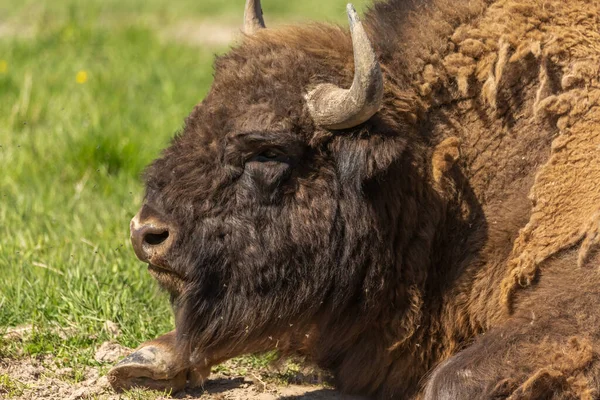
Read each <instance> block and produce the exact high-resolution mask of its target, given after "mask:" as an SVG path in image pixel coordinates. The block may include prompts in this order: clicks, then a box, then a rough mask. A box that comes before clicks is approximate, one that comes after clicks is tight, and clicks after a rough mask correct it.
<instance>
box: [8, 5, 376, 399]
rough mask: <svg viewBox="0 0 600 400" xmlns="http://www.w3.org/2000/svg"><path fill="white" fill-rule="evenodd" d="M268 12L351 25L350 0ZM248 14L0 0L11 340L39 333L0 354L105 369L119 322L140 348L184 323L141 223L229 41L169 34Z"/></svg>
mask: <svg viewBox="0 0 600 400" xmlns="http://www.w3.org/2000/svg"><path fill="white" fill-rule="evenodd" d="M364 3H365V2H364V1H357V2H356V5H357V6H359V7H360V6H362V5H363V4H364ZM264 10H265V14H266V19H267V23H269V21H275V23H280V22H282V21H291V20H294V21H295V20H303V19H309V18H310V19H318V20H331V21H335V22H341V23H345V15H344V1H343V0H329V1H323V0H306V1H303V2H290V1H279V0H265V1H264ZM242 12H243V1H242V0H236V1H233V0H174V1H169V0H86V1H75V0H23V1H17V0H0V273H1V278H0V338H1V337H3V334H4V333H5V332H6V331H7V330H10V329H12V328H13V327H16V326H23V325H26V326H29V325H31V326H32V327H33V333H32V334H31V335H28V336H27V337H26V338H24V339H23V340H20V341H14V340H8V339H6V338H4V339H0V358H2V359H5V360H6V359H8V360H10V359H16V358H19V357H27V356H40V355H44V354H51V355H53V356H54V357H55V358H56V360H57V363H58V364H59V365H58V366H69V367H72V368H74V369H77V368H81V367H82V366H86V365H88V366H89V365H92V366H98V365H99V364H98V363H97V362H96V361H95V360H94V359H93V351H94V350H93V349H94V348H95V347H96V346H97V344H98V343H101V342H103V341H105V340H108V339H110V338H111V336H112V333H111V332H109V330H107V329H106V328H105V327H104V326H105V322H106V321H113V322H115V323H116V324H117V325H118V326H119V328H120V330H121V334H120V335H119V336H118V341H119V342H120V343H121V344H123V345H125V346H129V347H135V346H136V345H137V344H139V343H140V342H142V341H144V340H147V339H149V338H152V337H154V336H156V335H158V334H161V333H164V332H166V331H169V330H170V329H172V326H173V320H172V317H171V314H170V310H169V306H168V301H167V298H166V296H165V295H164V294H163V293H161V292H160V291H159V290H158V288H157V286H156V285H155V283H154V282H153V281H152V279H151V278H150V276H149V275H148V274H147V272H146V268H145V266H144V265H143V264H142V263H140V262H138V261H137V259H136V258H135V256H134V254H133V251H132V250H131V249H130V246H129V233H128V225H129V220H130V218H131V217H132V216H133V215H134V214H135V212H136V209H137V207H139V205H140V203H141V200H142V195H143V187H142V185H141V182H140V179H139V176H140V173H141V171H142V170H143V168H144V166H145V165H146V164H147V163H148V162H150V161H151V160H152V159H153V158H154V157H156V156H157V154H158V153H159V151H160V149H161V148H163V147H164V146H166V145H167V144H168V142H169V138H170V137H171V136H172V135H173V134H174V132H175V131H177V130H178V129H180V127H181V125H182V121H183V119H184V118H185V116H186V115H187V114H188V113H189V111H190V110H191V109H192V107H193V106H194V105H195V104H196V103H198V102H199V101H200V100H201V99H202V97H203V95H204V94H205V93H206V91H207V89H208V87H209V85H210V82H211V75H212V71H211V64H212V59H213V55H214V53H218V52H222V51H225V50H226V45H225V43H222V44H217V45H215V44H211V45H208V44H207V45H203V44H202V40H203V39H202V38H199V40H196V41H195V43H196V44H197V46H191V45H189V44H186V43H188V42H187V41H185V40H183V41H181V40H178V39H177V38H176V37H175V36H174V35H169V32H172V31H173V30H174V29H177V27H178V26H179V25H185V26H190V25H193V24H198V25H201V24H203V23H204V22H203V21H208V20H210V21H211V24H212V25H211V26H219V24H222V25H223V26H226V27H231V26H232V24H237V21H239V20H240V19H241V15H242ZM180 36H181V35H179V37H180ZM64 332H68V334H64ZM105 367H106V366H105ZM74 379H77V374H75V377H74ZM7 385H8V383H5V384H4V386H7ZM2 387H3V380H2V376H0V397H2V390H1V389H2ZM4 393H8V391H6V390H5V391H4Z"/></svg>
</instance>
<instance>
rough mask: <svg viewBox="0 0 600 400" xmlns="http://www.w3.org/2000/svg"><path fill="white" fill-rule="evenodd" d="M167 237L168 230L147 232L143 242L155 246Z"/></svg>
mask: <svg viewBox="0 0 600 400" xmlns="http://www.w3.org/2000/svg"><path fill="white" fill-rule="evenodd" d="M168 237H169V231H164V232H160V233H147V234H146V235H144V243H147V244H149V245H151V246H157V245H159V244H161V243H162V242H164V241H165V240H167V238H168Z"/></svg>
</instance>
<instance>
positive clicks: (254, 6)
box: [242, 0, 266, 35]
mask: <svg viewBox="0 0 600 400" xmlns="http://www.w3.org/2000/svg"><path fill="white" fill-rule="evenodd" d="M264 28H266V26H265V20H264V19H263V12H262V7H261V5H260V0H246V9H245V10H244V27H243V28H242V31H243V32H244V33H245V34H246V35H253V34H255V33H256V32H257V31H259V30H261V29H264Z"/></svg>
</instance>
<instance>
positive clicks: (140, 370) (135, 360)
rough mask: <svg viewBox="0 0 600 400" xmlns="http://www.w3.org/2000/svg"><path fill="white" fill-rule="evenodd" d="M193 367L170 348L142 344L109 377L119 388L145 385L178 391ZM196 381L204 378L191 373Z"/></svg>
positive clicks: (113, 385) (185, 383) (182, 387)
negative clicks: (143, 345)
mask: <svg viewBox="0 0 600 400" xmlns="http://www.w3.org/2000/svg"><path fill="white" fill-rule="evenodd" d="M189 372H190V369H189V367H188V366H187V365H185V363H183V362H181V360H180V359H179V358H178V357H177V356H176V355H175V354H173V352H171V351H169V349H168V348H163V347H161V346H157V345H149V346H146V347H142V348H140V349H138V350H136V351H135V352H133V353H132V354H130V355H129V356H127V357H125V358H124V359H123V360H121V361H120V362H119V363H118V364H117V365H115V366H114V367H113V369H111V370H110V371H109V373H108V380H109V382H110V384H111V385H112V387H113V388H114V389H115V390H116V391H118V392H119V391H123V390H128V389H131V388H133V387H143V388H148V389H152V390H160V391H171V392H172V393H175V392H177V391H180V390H182V389H184V388H185V387H186V386H187V382H188V373H189ZM190 378H192V379H191V380H193V381H194V383H197V382H198V381H200V383H202V381H203V380H202V379H198V377H197V376H196V377H190Z"/></svg>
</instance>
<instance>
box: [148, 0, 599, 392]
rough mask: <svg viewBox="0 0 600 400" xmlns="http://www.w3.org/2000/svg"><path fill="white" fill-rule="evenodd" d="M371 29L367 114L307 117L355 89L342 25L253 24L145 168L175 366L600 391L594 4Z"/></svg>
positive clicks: (518, 1) (376, 18)
mask: <svg viewBox="0 0 600 400" xmlns="http://www.w3.org/2000/svg"><path fill="white" fill-rule="evenodd" d="M365 21H366V27H367V30H368V31H369V33H370V36H371V39H372V41H373V44H374V46H375V48H376V50H377V52H378V54H379V56H380V61H381V65H382V70H383V72H384V79H385V96H384V104H383V106H382V108H381V110H380V111H379V112H378V113H377V114H376V115H375V116H373V117H372V118H371V119H370V120H369V121H367V122H366V123H364V124H362V125H360V126H358V127H356V128H353V129H348V130H346V131H328V130H325V129H322V128H320V127H318V126H314V123H313V122H312V120H311V118H310V114H309V112H308V109H307V106H306V104H305V101H304V94H306V93H307V91H308V90H309V89H310V88H312V87H314V86H315V85H317V84H319V83H333V84H337V85H339V86H341V87H349V86H350V83H351V82H352V76H353V57H352V44H351V39H350V36H349V34H348V33H347V32H346V30H345V29H342V28H339V27H335V26H326V25H309V26H302V27H287V28H281V29H277V30H262V31H259V32H258V33H257V34H255V35H254V36H252V37H246V38H245V40H244V42H243V43H242V44H241V45H240V46H238V47H235V48H233V49H232V50H231V51H230V52H229V53H228V54H226V55H224V56H222V57H219V58H218V59H217V61H216V64H215V70H216V72H215V80H214V83H213V86H212V89H211V91H210V93H209V94H208V96H207V97H206V99H205V100H204V101H203V102H202V103H201V104H200V105H198V106H197V107H196V108H195V109H194V111H193V112H192V114H191V115H190V117H189V118H188V119H187V121H186V126H185V130H184V131H183V133H182V134H180V135H178V136H177V137H176V138H175V139H174V141H173V143H172V145H171V146H170V147H169V148H168V149H166V150H165V152H164V154H163V155H162V157H161V158H160V159H158V160H156V161H155V162H154V164H153V165H152V166H151V167H150V168H149V169H148V171H147V175H146V179H147V196H146V203H147V204H148V205H151V207H152V208H153V209H155V210H157V213H158V214H160V216H161V218H163V219H166V220H169V221H170V222H171V223H172V224H175V225H176V226H177V230H178V232H177V239H176V241H175V245H174V246H173V247H172V248H171V251H170V253H169V254H167V255H166V256H165V260H164V263H165V265H168V266H169V268H172V269H173V270H175V272H177V273H178V275H180V276H181V277H182V278H183V279H184V280H185V282H186V284H185V289H184V290H182V291H181V292H174V293H173V299H174V300H173V301H174V305H175V309H176V311H175V312H176V325H177V335H178V336H177V341H178V344H179V346H180V348H181V351H182V353H184V354H186V353H187V352H190V354H191V356H190V357H191V360H192V362H193V363H196V364H197V365H206V364H212V363H215V362H219V361H221V360H223V359H226V358H228V357H233V356H235V355H238V354H242V353H249V352H261V351H266V350H272V349H278V350H280V352H281V353H282V354H283V355H286V354H301V355H304V356H306V357H307V358H309V359H311V360H312V361H314V362H316V363H317V364H319V365H320V366H322V367H324V368H327V369H329V370H331V371H332V372H333V374H334V375H335V378H336V382H337V384H338V386H339V388H340V389H341V390H343V391H346V392H353V393H362V394H365V395H369V396H373V397H377V398H412V397H422V398H427V399H463V398H511V399H521V398H522V399H534V398H536V399H537V398H540V399H541V398H544V399H549V398H554V399H567V398H568V399H570V398H589V399H591V398H597V397H598V396H599V395H600V391H599V389H600V363H599V361H598V354H600V353H599V351H600V311H598V307H597V306H598V304H600V276H598V272H597V268H595V267H596V266H597V265H598V262H599V261H600V260H599V259H598V256H597V254H596V251H595V250H596V248H597V245H598V243H599V242H600V232H599V229H600V227H599V226H600V225H599V224H600V214H599V213H598V211H599V209H600V185H598V184H596V180H597V178H600V156H599V154H600V153H599V152H598V149H599V146H600V110H599V108H598V107H599V106H600V88H599V82H598V79H599V65H600V64H599V61H600V34H599V33H598V32H600V3H598V2H597V1H585V0H570V1H566V0H498V1H495V2H493V1H483V0H470V1H466V0H465V1H455V0H430V1H424V0H389V1H387V2H381V3H377V4H375V5H374V6H373V8H372V10H370V11H369V12H368V13H367V15H366V17H365ZM459 144H460V148H461V151H460V155H459V150H458V148H459ZM522 287H523V288H525V289H524V290H518V289H519V288H522ZM444 360H447V361H445V362H443V363H442V364H440V365H439V366H438V367H437V368H436V369H435V370H434V371H433V372H431V370H432V369H433V368H435V367H436V366H437V365H438V364H439V363H441V362H442V361H444Z"/></svg>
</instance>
